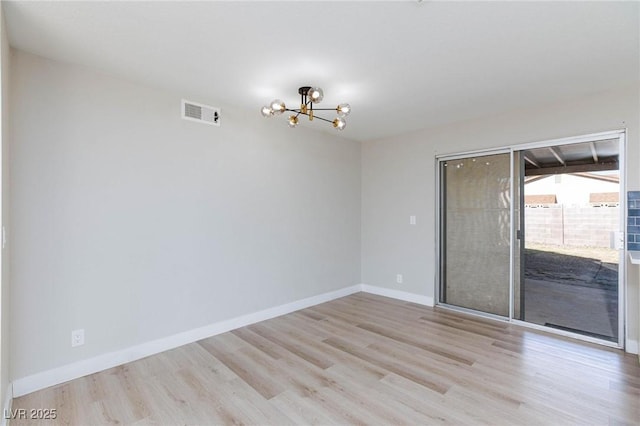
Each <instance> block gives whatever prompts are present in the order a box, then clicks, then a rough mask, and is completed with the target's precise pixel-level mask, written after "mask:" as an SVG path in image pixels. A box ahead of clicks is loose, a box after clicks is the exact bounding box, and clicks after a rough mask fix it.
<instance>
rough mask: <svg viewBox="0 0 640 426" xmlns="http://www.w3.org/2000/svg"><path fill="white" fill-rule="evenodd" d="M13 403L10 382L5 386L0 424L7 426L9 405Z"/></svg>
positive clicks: (9, 411)
mask: <svg viewBox="0 0 640 426" xmlns="http://www.w3.org/2000/svg"><path fill="white" fill-rule="evenodd" d="M12 403H13V386H12V384H11V383H9V385H8V386H7V394H6V395H5V398H4V405H3V406H2V421H0V426H7V422H8V420H9V419H8V417H11V416H10V415H8V414H10V413H11V405H12Z"/></svg>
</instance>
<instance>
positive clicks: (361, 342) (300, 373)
mask: <svg viewBox="0 0 640 426" xmlns="http://www.w3.org/2000/svg"><path fill="white" fill-rule="evenodd" d="M20 408H24V409H27V410H30V409H38V408H44V409H52V408H55V409H56V410H57V419H56V421H55V422H53V421H43V420H37V421H25V420H12V421H11V422H10V424H11V425H24V424H37V425H45V424H71V425H94V424H135V425H143V424H171V425H174V424H199V425H204V424H261V425H293V424H323V425H325V424H372V425H386V424H388V425H401V424H420V425H423V424H443V423H449V424H456V425H463V424H468V425H473V424H490V425H523V424H527V425H547V424H548V425H570V424H575V425H586V424H597V425H605V424H633V425H638V424H640V365H639V363H638V358H637V357H636V356H634V355H628V354H625V353H623V352H622V351H618V350H614V349H608V348H604V347H600V346H596V345H592V344H586V343H581V342H576V341H572V340H569V339H565V338H561V337H557V336H553V335H549V334H545V333H541V332H537V331H532V330H530V329H527V328H523V327H520V326H516V325H511V324H508V323H502V322H496V321H491V320H485V319H481V318H477V317H473V316H467V315H463V314H458V313H454V312H451V311H446V310H440V309H437V308H436V309H433V308H427V307H424V306H419V305H415V304H412V303H406V302H401V301H397V300H392V299H387V298H384V297H379V296H373V295H369V294H365V293H358V294H354V295H351V296H348V297H344V298H342V299H338V300H334V301H331V302H328V303H324V304H321V305H318V306H314V307H312V308H308V309H304V310H301V311H298V312H295V313H292V314H289V315H285V316H282V317H278V318H275V319H272V320H269V321H264V322H261V323H258V324H254V325H251V326H248V327H244V328H240V329H237V330H234V331H232V332H229V333H225V334H221V335H218V336H215V337H212V338H208V339H205V340H202V341H199V342H196V343H192V344H189V345H186V346H183V347H180V348H177V349H174V350H170V351H167V352H164V353H161V354H158V355H154V356H151V357H148V358H145V359H142V360H139V361H135V362H131V363H129V364H126V365H123V366H120V367H116V368H112V369H110V370H107V371H103V372H101V373H97V374H93V375H90V376H87V377H84V378H81V379H77V380H73V381H71V382H68V383H65V384H61V385H58V386H55V387H52V388H49V389H44V390H42V391H39V392H35V393H32V394H30V395H26V396H23V397H20V398H17V399H15V400H14V402H13V409H14V411H15V410H17V409H20Z"/></svg>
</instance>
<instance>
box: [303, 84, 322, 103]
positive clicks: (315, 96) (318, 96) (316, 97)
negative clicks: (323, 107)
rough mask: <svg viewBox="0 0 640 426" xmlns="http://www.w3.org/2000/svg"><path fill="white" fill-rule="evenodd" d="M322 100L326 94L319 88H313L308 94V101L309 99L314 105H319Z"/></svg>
mask: <svg viewBox="0 0 640 426" xmlns="http://www.w3.org/2000/svg"><path fill="white" fill-rule="evenodd" d="M322 98H324V93H323V92H322V89H321V88H319V87H312V88H311V89H309V91H308V92H307V99H309V100H310V101H311V102H313V103H314V104H319V103H320V101H322Z"/></svg>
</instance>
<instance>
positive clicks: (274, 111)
mask: <svg viewBox="0 0 640 426" xmlns="http://www.w3.org/2000/svg"><path fill="white" fill-rule="evenodd" d="M298 93H299V94H300V109H289V108H287V107H286V105H285V104H284V102H283V101H281V100H280V99H274V100H273V101H271V103H270V104H269V105H265V106H263V107H262V109H261V112H262V116H263V117H273V116H274V115H280V114H282V113H283V112H285V111H289V112H292V113H293V114H292V115H290V116H289V127H296V126H297V125H298V116H300V114H302V115H306V116H307V117H309V121H313V119H314V118H317V119H318V120H322V121H326V122H327V123H331V124H333V127H335V128H336V129H338V130H342V129H344V128H345V127H346V125H347V122H346V121H344V117H346V116H347V115H349V113H350V112H351V106H349V104H340V105H338V106H337V107H335V108H315V109H314V108H313V105H314V104H319V103H320V101H322V98H323V97H324V93H323V92H322V89H321V88H319V87H311V86H303V87H301V88H299V89H298ZM314 111H336V112H337V114H338V116H337V117H336V118H335V120H327V119H326V118H322V117H318V116H316V115H314V113H313V112H314Z"/></svg>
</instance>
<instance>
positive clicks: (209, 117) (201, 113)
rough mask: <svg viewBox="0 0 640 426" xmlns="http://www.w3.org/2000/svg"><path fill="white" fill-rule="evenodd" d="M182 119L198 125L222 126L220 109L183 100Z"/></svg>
mask: <svg viewBox="0 0 640 426" xmlns="http://www.w3.org/2000/svg"><path fill="white" fill-rule="evenodd" d="M182 118H184V119H185V120H191V121H197V122H198V123H204V124H210V125H212V126H219V125H220V108H214V107H212V106H209V105H203V104H199V103H197V102H191V101H187V100H184V99H183V100H182Z"/></svg>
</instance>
